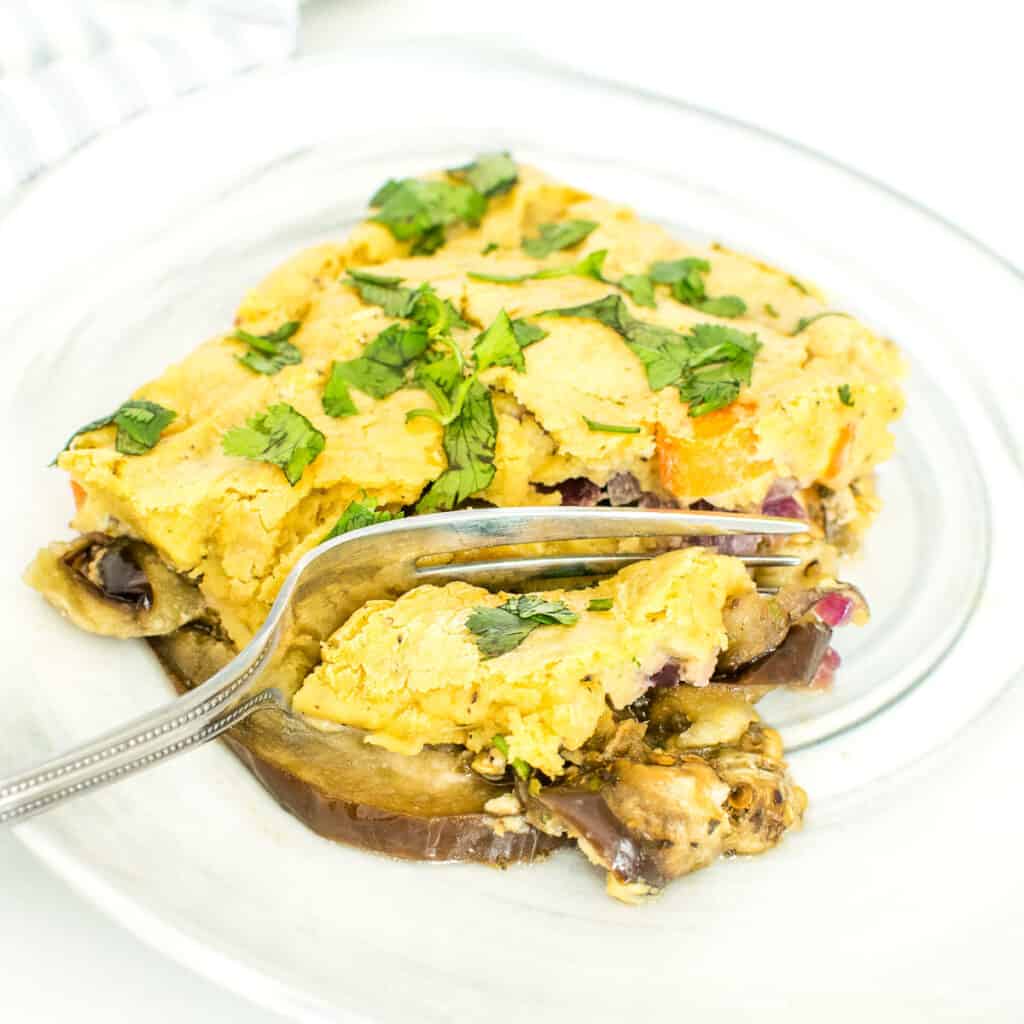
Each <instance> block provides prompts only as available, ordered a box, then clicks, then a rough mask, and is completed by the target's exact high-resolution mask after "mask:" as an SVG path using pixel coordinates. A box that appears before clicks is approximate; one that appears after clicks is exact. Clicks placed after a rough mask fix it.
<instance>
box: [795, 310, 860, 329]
mask: <svg viewBox="0 0 1024 1024" xmlns="http://www.w3.org/2000/svg"><path fill="white" fill-rule="evenodd" d="M826 316H842V317H846V319H847V320H850V319H852V318H851V316H850V314H849V313H841V312H839V311H838V310H834V311H833V310H830V309H827V310H825V312H824V313H815V314H814V316H802V317H800V319H799V320H797V322H796V327H794V328H793V334H794V335H797V334H799V333H800V332H801V331H805V330H807V328H808V327H810V326H811V324H813V323H817V322H818V321H819V320H821V319H822V318H823V317H826Z"/></svg>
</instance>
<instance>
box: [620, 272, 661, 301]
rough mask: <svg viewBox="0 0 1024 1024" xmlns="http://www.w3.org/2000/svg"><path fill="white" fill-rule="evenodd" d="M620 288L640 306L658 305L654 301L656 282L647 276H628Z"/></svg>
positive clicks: (621, 282)
mask: <svg viewBox="0 0 1024 1024" xmlns="http://www.w3.org/2000/svg"><path fill="white" fill-rule="evenodd" d="M619 287H620V288H621V289H622V290H623V291H624V292H625V293H626V294H627V295H628V296H629V297H630V298H631V299H632V300H633V301H634V302H635V303H636V304H637V305H638V306H650V307H652V308H653V307H654V306H655V305H657V303H655V301H654V282H653V280H651V278H650V277H649V276H648V275H647V274H626V275H625V277H623V279H622V280H621V281H620V282H619Z"/></svg>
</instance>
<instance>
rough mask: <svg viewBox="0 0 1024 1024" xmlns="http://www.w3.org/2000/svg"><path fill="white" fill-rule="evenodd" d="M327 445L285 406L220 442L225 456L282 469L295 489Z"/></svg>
mask: <svg viewBox="0 0 1024 1024" xmlns="http://www.w3.org/2000/svg"><path fill="white" fill-rule="evenodd" d="M324 443H325V438H324V435H323V434H321V433H320V431H319V430H317V429H316V427H314V426H313V424H312V423H310V422H309V420H307V419H306V417H305V416H303V415H302V413H300V412H298V411H296V410H295V409H293V408H292V407H291V406H290V405H288V404H286V403H284V402H279V403H277V404H276V405H271V406H269V407H268V408H267V411H266V412H262V413H258V414H257V415H256V416H253V417H251V418H250V419H249V421H248V423H247V424H246V426H244V427H233V428H232V429H231V430H229V431H228V432H227V433H226V434H225V435H224V437H223V439H222V441H221V445H222V447H223V449H224V453H225V454H226V455H238V456H240V457H241V458H243V459H253V460H255V461H257V462H269V463H271V464H272V465H274V466H280V467H281V469H283V470H284V475H285V478H286V479H287V480H288V483H290V484H291V485H292V486H293V487H294V486H295V485H296V484H297V483H298V482H299V480H301V479H302V474H303V471H304V470H305V468H306V467H307V466H308V465H309V464H310V463H311V462H312V461H313V460H314V459H315V458H316V457H317V456H318V455H319V454H320V453H321V452H322V451H323V450H324Z"/></svg>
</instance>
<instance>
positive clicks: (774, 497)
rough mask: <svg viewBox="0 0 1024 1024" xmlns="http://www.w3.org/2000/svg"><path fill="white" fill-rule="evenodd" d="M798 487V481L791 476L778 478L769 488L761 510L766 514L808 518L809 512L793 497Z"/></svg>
mask: <svg viewBox="0 0 1024 1024" xmlns="http://www.w3.org/2000/svg"><path fill="white" fill-rule="evenodd" d="M796 489H797V481H796V480H795V479H794V478H793V477H791V476H787V477H783V478H782V479H781V480H776V481H775V483H773V484H772V485H771V487H770V488H769V489H768V493H767V494H766V495H765V497H764V501H763V502H762V504H761V511H762V512H763V513H764V514H765V515H766V516H784V517H785V518H786V519H806V518H807V513H806V512H805V511H804V507H803V505H801V504H800V502H799V501H797V500H796V498H794V497H793V492H794V491H795V490H796Z"/></svg>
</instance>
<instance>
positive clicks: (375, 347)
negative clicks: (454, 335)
mask: <svg viewBox="0 0 1024 1024" xmlns="http://www.w3.org/2000/svg"><path fill="white" fill-rule="evenodd" d="M430 344H431V339H430V336H429V335H428V334H427V332H426V330H424V329H423V328H422V327H405V326H403V325H402V324H392V325H391V326H390V327H387V328H385V329H384V330H383V331H381V332H380V334H378V335H377V337H376V338H374V339H373V341H371V342H370V344H369V345H367V346H366V348H364V349H363V351H362V354H361V355H359V356H356V358H355V359H349V360H348V361H347V362H343V363H339V362H335V363H333V364H332V365H331V377H330V380H329V381H328V383H327V388H326V389H325V391H324V397H323V402H324V411H325V412H326V413H327V414H328V415H330V416H346V415H351V412H355V407H354V406H353V407H352V410H351V412H345V411H344V410H345V409H347V408H348V405H351V404H352V399H351V398H350V397H349V395H348V388H347V387H344V388H343V385H350V386H352V387H354V388H356V389H357V390H359V391H362V392H363V393H364V394H367V395H369V396H370V397H371V398H387V397H388V395H392V394H394V393H395V392H396V391H397V390H398V389H399V388H400V387H402V386H403V385H404V384H405V382H406V371H407V368H408V367H409V366H410V365H411V364H412V363H414V362H415V361H416V360H417V359H418V358H419V357H420V356H421V355H423V353H424V352H426V350H427V349H428V348H429V347H430ZM329 397H330V400H331V406H332V408H338V409H341V410H343V411H341V412H332V411H331V409H328V408H327V403H328V398H329ZM346 401H347V403H348V404H346Z"/></svg>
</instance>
